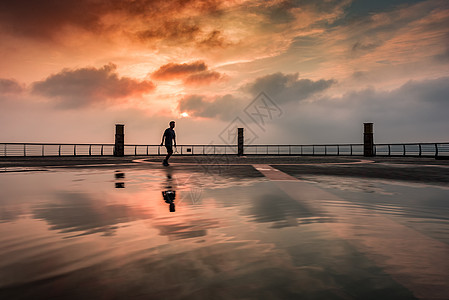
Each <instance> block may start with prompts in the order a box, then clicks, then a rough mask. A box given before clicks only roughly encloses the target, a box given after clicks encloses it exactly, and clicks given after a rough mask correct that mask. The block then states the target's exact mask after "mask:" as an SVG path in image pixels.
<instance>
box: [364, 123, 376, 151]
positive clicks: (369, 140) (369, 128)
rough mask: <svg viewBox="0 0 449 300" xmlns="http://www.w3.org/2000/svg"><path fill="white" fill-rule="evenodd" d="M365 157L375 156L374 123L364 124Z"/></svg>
mask: <svg viewBox="0 0 449 300" xmlns="http://www.w3.org/2000/svg"><path fill="white" fill-rule="evenodd" d="M363 128H364V131H363V156H366V157H370V156H374V132H373V123H363Z"/></svg>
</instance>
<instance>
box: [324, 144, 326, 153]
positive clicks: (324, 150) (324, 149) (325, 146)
mask: <svg viewBox="0 0 449 300" xmlns="http://www.w3.org/2000/svg"><path fill="white" fill-rule="evenodd" d="M324 155H327V145H324Z"/></svg>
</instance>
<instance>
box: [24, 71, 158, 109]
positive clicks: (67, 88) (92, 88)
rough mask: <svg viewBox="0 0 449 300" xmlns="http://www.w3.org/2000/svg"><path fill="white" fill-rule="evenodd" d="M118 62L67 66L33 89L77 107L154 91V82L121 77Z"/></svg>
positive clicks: (34, 91) (36, 83)
mask: <svg viewBox="0 0 449 300" xmlns="http://www.w3.org/2000/svg"><path fill="white" fill-rule="evenodd" d="M116 69H117V67H116V66H115V65H114V64H108V65H105V66H103V67H102V68H99V69H96V68H81V69H75V70H69V69H64V70H63V71H61V72H60V73H57V74H54V75H51V76H49V77H48V78H47V79H45V80H44V81H38V82H35V83H33V85H32V92H33V93H34V94H37V95H41V96H45V97H48V98H53V99H57V100H58V101H59V106H60V107H63V108H76V107H83V106H88V105H92V104H95V103H104V102H107V101H111V100H120V99H124V98H127V97H131V96H136V97H139V96H142V95H143V94H146V93H150V92H153V91H154V89H155V85H154V84H153V83H152V82H151V81H138V80H135V79H132V78H128V77H119V76H118V74H117V72H116Z"/></svg>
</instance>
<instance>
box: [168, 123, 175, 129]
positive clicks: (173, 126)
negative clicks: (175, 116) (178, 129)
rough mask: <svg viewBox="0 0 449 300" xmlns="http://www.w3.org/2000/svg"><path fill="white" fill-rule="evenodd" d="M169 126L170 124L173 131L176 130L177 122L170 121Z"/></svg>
mask: <svg viewBox="0 0 449 300" xmlns="http://www.w3.org/2000/svg"><path fill="white" fill-rule="evenodd" d="M169 124H170V128H172V129H173V128H175V121H170V123H169Z"/></svg>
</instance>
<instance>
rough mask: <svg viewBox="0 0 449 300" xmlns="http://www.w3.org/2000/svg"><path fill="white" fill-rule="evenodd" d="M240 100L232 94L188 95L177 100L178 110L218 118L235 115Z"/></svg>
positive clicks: (192, 114)
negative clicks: (212, 95)
mask: <svg viewBox="0 0 449 300" xmlns="http://www.w3.org/2000/svg"><path fill="white" fill-rule="evenodd" d="M241 102H242V100H240V99H238V98H236V97H234V96H233V95H229V94H228V95H224V96H215V97H206V96H202V95H188V96H185V97H184V98H182V99H181V100H179V102H178V110H179V111H180V112H187V113H188V114H189V115H190V116H192V117H203V118H219V119H222V120H229V119H231V118H233V117H235V116H237V114H238V112H239V111H240V110H239V107H240V106H241V104H240V103H241Z"/></svg>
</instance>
